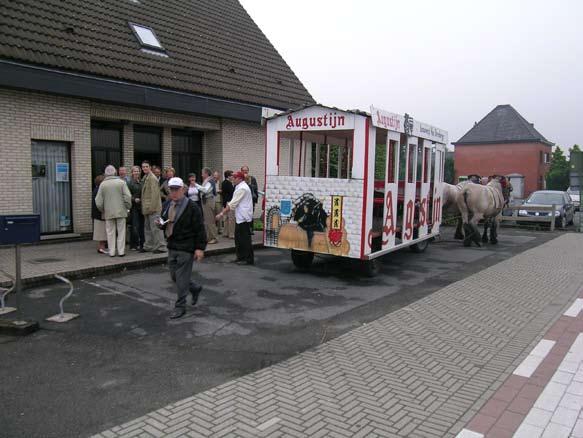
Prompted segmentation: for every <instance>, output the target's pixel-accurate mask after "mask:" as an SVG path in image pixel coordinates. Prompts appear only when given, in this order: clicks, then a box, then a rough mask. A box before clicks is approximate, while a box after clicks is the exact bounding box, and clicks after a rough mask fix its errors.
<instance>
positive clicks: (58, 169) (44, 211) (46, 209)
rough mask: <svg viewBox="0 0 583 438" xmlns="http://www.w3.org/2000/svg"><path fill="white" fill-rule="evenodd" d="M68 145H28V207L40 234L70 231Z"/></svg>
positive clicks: (51, 143) (38, 142) (35, 142)
mask: <svg viewBox="0 0 583 438" xmlns="http://www.w3.org/2000/svg"><path fill="white" fill-rule="evenodd" d="M69 157H70V153H69V144H68V143H60V142H53V141H33V142H32V204H33V211H34V213H35V214H40V226H41V233H42V234H51V233H66V232H70V231H71V230H72V226H73V220H72V217H71V162H70V159H69Z"/></svg>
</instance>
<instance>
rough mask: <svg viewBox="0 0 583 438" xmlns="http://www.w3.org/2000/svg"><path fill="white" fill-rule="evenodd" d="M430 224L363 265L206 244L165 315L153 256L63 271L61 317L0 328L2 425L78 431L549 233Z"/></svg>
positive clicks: (30, 296) (304, 340) (15, 430)
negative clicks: (190, 279)
mask: <svg viewBox="0 0 583 438" xmlns="http://www.w3.org/2000/svg"><path fill="white" fill-rule="evenodd" d="M451 234H452V230H451V229H447V230H446V231H445V233H444V235H445V236H444V238H443V239H442V240H441V241H439V242H435V243H433V244H432V245H430V247H429V249H428V250H427V252H425V253H424V254H413V253H412V252H410V251H408V250H403V251H399V252H397V253H393V254H390V255H388V256H386V257H384V258H383V260H382V268H381V273H380V275H379V276H378V277H376V278H374V279H369V278H365V277H363V276H362V275H361V274H360V273H359V271H358V269H356V267H355V265H354V264H352V263H351V262H350V261H348V260H344V259H333V258H318V259H317V260H316V262H315V265H314V267H313V270H312V272H310V273H300V272H296V271H295V270H294V268H293V265H292V264H291V261H290V258H289V252H287V251H279V250H273V249H264V250H260V251H257V252H256V255H257V265H256V266H254V267H248V266H244V267H240V266H236V265H233V264H231V263H229V260H230V259H231V258H232V257H233V256H231V255H223V256H217V257H212V258H209V259H207V260H205V262H204V263H203V264H201V265H200V266H198V267H197V274H196V275H197V276H198V277H199V280H200V281H201V283H202V284H204V286H205V289H204V291H203V294H202V298H201V300H200V302H199V306H197V308H196V309H194V310H191V309H189V310H190V312H189V315H188V316H187V317H185V318H184V319H182V320H179V321H176V322H171V321H168V319H167V315H168V314H169V312H170V310H171V305H172V301H173V297H174V295H173V292H172V289H171V287H170V283H169V278H168V272H167V270H166V268H165V267H163V266H160V267H152V268H148V269H145V270H143V271H139V270H135V271H126V272H124V273H120V274H117V275H108V276H104V277H98V278H93V279H87V280H81V281H77V282H75V287H76V290H75V294H74V296H73V297H72V298H71V299H70V301H68V302H67V305H66V310H67V311H69V312H76V313H79V314H81V317H80V318H78V319H76V320H74V321H73V322H70V323H67V324H62V325H57V324H55V323H49V322H44V321H43V322H42V323H41V326H42V329H41V330H40V331H39V332H37V333H35V334H34V335H31V336H28V337H25V338H10V337H0V373H1V375H2V386H1V387H0V388H1V395H0V401H1V402H0V403H1V405H0V408H1V409H0V424H1V425H2V432H1V435H2V436H3V437H22V436H26V437H41V436H42V437H73V436H75V437H76V436H89V435H91V434H93V433H96V432H99V431H101V430H103V429H107V428H109V427H112V426H115V425H117V424H120V423H123V422H125V421H128V420H131V419H133V418H135V417H138V416H140V415H143V414H145V413H146V412H149V411H151V410H154V409H157V408H159V407H162V406H165V405H166V404H169V403H172V402H174V401H176V400H179V399H182V398H185V397H188V396H190V395H192V394H195V393H198V392H200V391H203V390H205V389H208V388H211V387H214V386H216V385H218V384H220V383H223V382H225V381H227V380H230V379H232V378H234V377H238V376H241V375H244V374H247V373H250V372H253V371H255V370H258V369H260V368H262V367H265V366H269V365H270V364H273V363H276V362H278V361H281V360H283V359H286V358H288V357H290V356H293V355H294V354H296V353H298V352H301V351H304V350H306V349H309V348H311V347H313V346H316V345H318V344H320V343H322V342H325V341H326V340H329V339H331V338H334V337H336V336H339V335H341V334H342V333H345V332H346V331H348V330H350V329H352V328H355V327H358V326H359V325H361V324H365V323H367V322H370V321H372V320H375V319H377V318H378V317H380V316H382V315H385V314H387V313H390V312H392V311H394V310H396V309H398V308H401V307H403V306H406V305H407V304H409V303H411V302H413V301H415V300H417V299H420V298H422V297H424V296H426V295H428V294H431V293H433V292H434V291H436V290H438V289H440V288H442V287H443V286H445V285H448V284H450V283H452V282H455V281H457V280H460V279H462V278H464V277H466V276H468V275H471V274H472V273H474V272H477V271H479V270H481V269H484V268H486V267H488V266H490V265H492V264H495V263H498V262H500V261H503V260H505V259H507V258H509V257H512V256H513V255H515V254H517V253H519V252H522V251H524V250H526V249H528V248H531V247H534V246H536V245H539V244H541V243H544V242H546V241H548V240H549V239H551V238H553V237H555V236H556V234H551V233H548V232H539V233H533V232H530V231H525V230H520V229H508V228H504V229H502V230H501V232H500V244H499V245H497V246H486V247H483V248H475V247H473V248H463V247H462V245H461V243H460V242H459V241H453V240H448V237H449V236H450V235H451ZM65 292H66V288H65V287H64V286H61V285H54V286H48V287H42V288H36V289H32V290H28V291H26V292H25V294H24V296H23V297H22V308H23V309H25V313H26V314H27V315H28V316H32V317H34V318H37V319H38V320H43V319H44V318H45V317H47V316H50V315H52V314H54V313H56V312H57V306H58V304H57V303H58V300H59V298H60V296H62V295H63V294H64V293H65Z"/></svg>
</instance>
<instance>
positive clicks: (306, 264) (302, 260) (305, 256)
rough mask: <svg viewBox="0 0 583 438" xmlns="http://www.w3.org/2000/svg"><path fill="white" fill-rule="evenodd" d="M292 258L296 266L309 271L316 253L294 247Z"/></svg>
mask: <svg viewBox="0 0 583 438" xmlns="http://www.w3.org/2000/svg"><path fill="white" fill-rule="evenodd" d="M291 258H292V262H293V264H294V266H295V267H296V268H297V269H299V270H300V271H307V270H308V269H310V266H312V262H313V261H314V253H313V252H307V251H298V250H296V249H292V251H291Z"/></svg>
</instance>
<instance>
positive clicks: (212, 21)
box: [0, 0, 313, 234]
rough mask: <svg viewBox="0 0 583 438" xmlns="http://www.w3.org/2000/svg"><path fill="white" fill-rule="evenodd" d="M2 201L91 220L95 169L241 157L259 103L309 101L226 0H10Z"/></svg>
mask: <svg viewBox="0 0 583 438" xmlns="http://www.w3.org/2000/svg"><path fill="white" fill-rule="evenodd" d="M0 41H2V44H0V162H1V163H2V167H3V169H4V172H2V173H0V184H1V186H2V187H4V189H3V190H2V191H1V192H0V212H1V213H2V214H7V213H31V212H36V213H41V217H42V220H41V222H42V232H43V234H53V233H70V232H74V233H89V232H91V231H92V221H91V191H92V186H93V183H92V180H93V176H95V175H96V174H99V173H101V172H102V171H103V168H104V166H105V165H106V164H113V165H115V166H116V167H117V166H120V165H124V166H131V165H133V164H139V163H140V162H141V160H143V159H149V160H150V161H151V162H152V164H158V165H160V166H171V165H172V166H173V167H175V168H176V169H177V171H178V174H179V176H182V177H185V176H186V174H187V173H189V172H193V171H194V172H196V173H197V174H199V175H200V169H201V168H202V167H204V166H208V167H211V168H213V169H218V170H220V171H223V170H224V169H227V168H230V169H237V168H239V167H240V166H241V165H244V164H247V165H249V166H250V168H251V173H252V174H254V175H255V176H256V177H257V179H258V183H259V185H260V187H262V185H263V178H264V162H263V155H264V128H262V126H261V119H262V114H265V113H266V112H267V113H271V112H273V110H287V109H290V108H295V107H298V106H300V105H304V104H309V103H313V99H312V97H311V95H310V94H309V92H308V91H307V90H306V88H305V87H304V86H303V85H302V83H301V82H300V81H299V79H298V78H297V77H296V76H295V74H294V73H293V71H292V70H291V69H290V67H289V66H288V65H287V64H286V62H285V61H284V60H283V58H282V57H281V56H280V55H279V53H278V52H277V51H276V49H275V48H274V47H273V46H272V45H271V43H270V42H269V41H268V39H267V38H266V37H265V35H264V34H263V33H262V32H261V30H260V29H259V28H258V27H257V25H256V24H255V23H254V21H253V20H252V19H251V17H250V16H249V15H248V14H247V12H246V11H245V9H244V8H243V7H242V6H241V5H240V4H239V2H238V1H237V0H225V1H221V2H216V1H213V0H198V1H196V2H178V1H165V0H147V1H145V0H103V1H99V2H79V1H76V0H59V1H57V0H48V1H44V2H37V1H34V0H19V1H12V2H4V4H3V6H2V17H1V18H0Z"/></svg>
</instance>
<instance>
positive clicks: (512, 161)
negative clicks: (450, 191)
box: [453, 105, 553, 197]
mask: <svg viewBox="0 0 583 438" xmlns="http://www.w3.org/2000/svg"><path fill="white" fill-rule="evenodd" d="M453 144H454V145H455V155H454V156H455V175H456V181H457V180H458V179H459V177H460V176H466V175H470V174H478V175H482V176H488V175H493V174H498V175H510V174H520V175H522V176H524V193H523V197H526V196H528V195H529V194H530V193H532V192H534V191H535V190H541V189H544V188H545V175H546V173H547V172H548V170H549V165H550V158H551V153H552V146H553V143H551V142H550V141H548V140H547V139H546V138H545V137H544V136H543V135H542V134H541V133H540V132H538V131H537V130H536V129H535V128H534V125H533V124H532V123H529V122H528V121H527V120H526V119H525V118H524V117H522V116H521V115H520V114H519V113H518V111H516V110H515V109H514V108H513V107H512V106H511V105H498V106H497V107H496V108H494V109H493V110H492V111H491V112H490V113H488V114H487V115H486V117H484V118H483V119H482V120H480V121H479V122H478V123H476V124H475V125H474V127H473V128H472V129H470V130H469V131H468V132H467V133H466V134H465V135H464V136H463V137H462V138H460V139H459V140H458V141H457V142H455V143H453Z"/></svg>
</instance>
